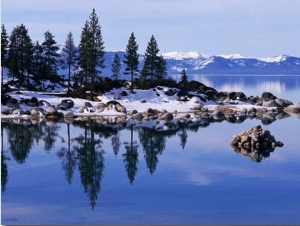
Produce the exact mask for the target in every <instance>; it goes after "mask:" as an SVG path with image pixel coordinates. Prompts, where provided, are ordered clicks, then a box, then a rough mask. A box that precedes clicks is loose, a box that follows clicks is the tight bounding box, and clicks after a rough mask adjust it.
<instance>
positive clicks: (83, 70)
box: [78, 21, 92, 84]
mask: <svg viewBox="0 0 300 226" xmlns="http://www.w3.org/2000/svg"><path fill="white" fill-rule="evenodd" d="M91 36H92V34H91V32H90V31H89V23H88V21H86V22H85V25H84V27H83V29H82V32H81V39H80V43H79V66H80V71H79V76H78V77H79V78H78V81H79V83H82V84H86V83H88V77H89V76H90V74H91V73H92V72H91V68H92V65H91V57H90V56H91V52H92V44H91Z"/></svg>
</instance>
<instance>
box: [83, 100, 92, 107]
mask: <svg viewBox="0 0 300 226" xmlns="http://www.w3.org/2000/svg"><path fill="white" fill-rule="evenodd" d="M84 106H85V107H88V108H91V107H93V105H92V104H91V103H90V102H88V101H86V102H84Z"/></svg>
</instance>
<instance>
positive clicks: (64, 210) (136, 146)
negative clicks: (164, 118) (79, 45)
mask: <svg viewBox="0 0 300 226" xmlns="http://www.w3.org/2000/svg"><path fill="white" fill-rule="evenodd" d="M269 78H271V80H272V81H273V77H269ZM299 80H300V78H296V79H295V81H294V82H293V83H292V84H293V85H294V84H295V83H297V82H298V84H299ZM272 81H270V82H272ZM211 82H212V83H214V78H213V79H212V81H211ZM241 86H242V84H241ZM285 86H286V87H287V89H286V90H285V91H284V92H282V96H283V97H285V98H286V99H291V98H289V94H290V93H292V94H294V93H297V94H298V96H299V98H298V101H295V102H300V89H299V88H300V86H299V85H298V86H296V87H295V88H289V86H288V85H287V84H285ZM244 87H245V85H244ZM253 89H254V88H253ZM258 95H259V94H258ZM28 124H29V125H17V124H15V123H14V124H13V123H6V122H4V121H3V122H2V123H1V126H2V127H1V128H2V136H3V137H2V139H1V140H2V161H3V162H2V197H1V199H2V201H1V204H2V207H1V222H2V224H137V223H139V224H222V223H226V224H234V223H236V224H241V223H247V224H258V223H260V224H300V174H299V172H300V149H299V147H300V139H299V134H300V120H299V119H298V118H297V117H295V116H291V117H286V118H284V119H279V120H275V121H273V122H272V123H270V124H264V123H262V121H260V120H258V119H246V120H245V121H243V122H242V123H229V122H227V121H222V122H214V123H210V124H209V125H207V126H199V125H197V126H192V125H189V126H188V125H186V124H182V125H181V127H180V129H178V130H176V131H169V132H156V131H154V130H152V129H149V128H141V127H139V128H136V127H131V126H129V125H128V126H126V127H125V126H124V127H122V126H117V125H112V126H111V127H109V126H105V125H101V124H97V123H92V122H91V121H89V122H84V123H79V122H74V123H72V124H67V123H64V122H57V123H55V124H51V123H49V122H48V123H47V124H46V123H38V124H36V125H32V124H31V123H28ZM256 125H262V127H263V129H268V130H270V131H271V133H272V135H274V136H275V138H276V139H277V140H279V141H282V142H283V143H284V146H283V147H282V148H276V149H275V150H274V152H272V153H270V156H269V157H266V158H264V159H263V160H262V161H261V162H254V161H252V160H251V159H250V158H249V157H247V156H242V155H241V154H239V153H236V152H234V150H233V149H232V147H231V146H230V145H229V143H230V141H231V139H232V136H233V135H234V134H237V133H239V132H241V131H243V130H248V129H250V128H252V127H253V126H256ZM5 166H7V174H4V172H5ZM5 175H7V177H5ZM5 179H7V180H6V181H5Z"/></svg>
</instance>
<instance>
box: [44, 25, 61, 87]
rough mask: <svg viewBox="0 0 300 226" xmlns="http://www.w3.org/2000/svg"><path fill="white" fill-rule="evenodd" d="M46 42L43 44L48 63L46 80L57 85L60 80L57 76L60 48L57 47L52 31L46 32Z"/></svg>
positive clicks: (45, 72)
mask: <svg viewBox="0 0 300 226" xmlns="http://www.w3.org/2000/svg"><path fill="white" fill-rule="evenodd" d="M44 36H45V40H44V42H43V43H42V49H43V56H44V59H45V63H46V68H45V70H44V76H45V77H44V79H49V80H50V81H52V82H53V83H55V82H56V81H57V79H58V75H57V57H58V56H59V55H58V54H57V51H58V49H59V48H58V46H57V45H56V41H55V39H54V35H52V33H51V32H50V31H46V32H45V34H44Z"/></svg>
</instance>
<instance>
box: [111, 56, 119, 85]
mask: <svg viewBox="0 0 300 226" xmlns="http://www.w3.org/2000/svg"><path fill="white" fill-rule="evenodd" d="M111 71H112V73H113V74H112V76H111V77H112V79H114V80H118V79H119V75H120V71H121V61H120V58H119V55H118V54H117V53H116V54H115V56H114V59H113V62H112V65H111Z"/></svg>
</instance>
